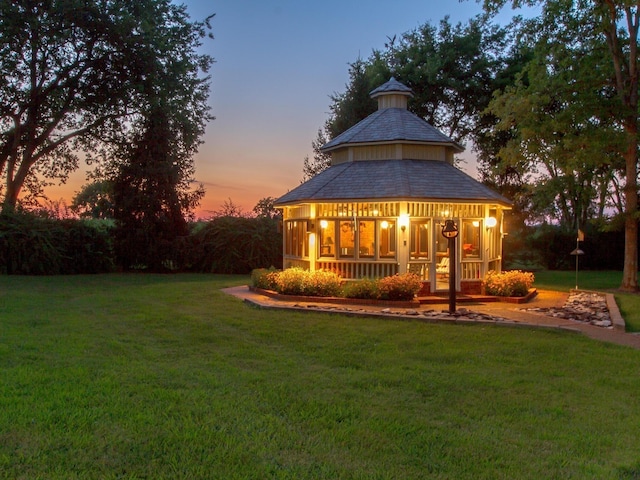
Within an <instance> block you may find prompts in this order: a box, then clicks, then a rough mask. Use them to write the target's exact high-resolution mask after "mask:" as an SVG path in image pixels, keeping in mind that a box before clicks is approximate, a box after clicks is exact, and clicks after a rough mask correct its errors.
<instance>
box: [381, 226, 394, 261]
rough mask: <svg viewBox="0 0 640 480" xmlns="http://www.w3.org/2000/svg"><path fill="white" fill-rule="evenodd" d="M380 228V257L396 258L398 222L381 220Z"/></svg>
mask: <svg viewBox="0 0 640 480" xmlns="http://www.w3.org/2000/svg"><path fill="white" fill-rule="evenodd" d="M378 225H379V229H380V233H379V235H380V258H394V257H395V256H396V222H395V221H394V220H381V221H380V222H379V223H378Z"/></svg>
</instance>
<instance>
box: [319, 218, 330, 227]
mask: <svg viewBox="0 0 640 480" xmlns="http://www.w3.org/2000/svg"><path fill="white" fill-rule="evenodd" d="M328 226H329V222H327V221H326V220H320V228H327V227H328Z"/></svg>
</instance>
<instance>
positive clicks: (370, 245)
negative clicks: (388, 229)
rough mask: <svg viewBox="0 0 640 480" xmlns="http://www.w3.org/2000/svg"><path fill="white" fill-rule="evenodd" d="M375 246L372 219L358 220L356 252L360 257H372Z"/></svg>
mask: <svg viewBox="0 0 640 480" xmlns="http://www.w3.org/2000/svg"><path fill="white" fill-rule="evenodd" d="M375 248H376V231H375V222H374V221H373V220H362V221H359V222H358V254H359V256H360V257H373V255H374V252H375Z"/></svg>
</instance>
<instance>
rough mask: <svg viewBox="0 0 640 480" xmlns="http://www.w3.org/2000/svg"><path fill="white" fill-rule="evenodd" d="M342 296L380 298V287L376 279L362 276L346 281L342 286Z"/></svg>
mask: <svg viewBox="0 0 640 480" xmlns="http://www.w3.org/2000/svg"><path fill="white" fill-rule="evenodd" d="M342 296H344V297H346V298H368V299H377V298H380V287H379V285H378V280H372V279H370V278H363V279H361V280H355V281H353V282H347V283H346V284H345V285H344V286H343V287H342Z"/></svg>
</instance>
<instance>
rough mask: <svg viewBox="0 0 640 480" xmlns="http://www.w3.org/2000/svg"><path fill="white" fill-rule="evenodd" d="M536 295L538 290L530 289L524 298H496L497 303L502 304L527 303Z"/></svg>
mask: <svg viewBox="0 0 640 480" xmlns="http://www.w3.org/2000/svg"><path fill="white" fill-rule="evenodd" d="M536 295H538V289H536V288H530V289H529V292H528V293H527V294H526V295H525V296H524V297H496V298H497V299H498V301H499V302H504V303H527V302H528V301H529V300H531V299H532V298H533V297H535V296H536Z"/></svg>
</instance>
